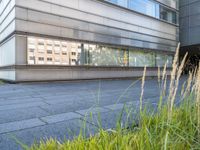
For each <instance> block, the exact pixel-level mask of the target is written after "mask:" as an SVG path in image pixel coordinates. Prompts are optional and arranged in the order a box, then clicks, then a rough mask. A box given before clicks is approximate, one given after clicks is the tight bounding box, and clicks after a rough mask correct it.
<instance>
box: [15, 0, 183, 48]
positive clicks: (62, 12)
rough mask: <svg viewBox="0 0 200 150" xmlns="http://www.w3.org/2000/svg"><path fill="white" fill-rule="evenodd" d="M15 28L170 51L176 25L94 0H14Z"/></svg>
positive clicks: (174, 43)
mask: <svg viewBox="0 0 200 150" xmlns="http://www.w3.org/2000/svg"><path fill="white" fill-rule="evenodd" d="M16 31H21V32H26V33H29V34H40V35H48V36H56V37H62V38H69V39H76V40H84V41H92V42H101V43H107V44H114V45H125V46H133V47H142V48H148V49H156V50H165V51H169V50H170V51H174V50H175V47H176V45H177V42H178V40H179V37H178V36H179V35H178V33H179V32H178V28H177V27H176V26H174V25H172V24H168V23H165V22H161V21H159V20H156V19H153V18H151V17H148V16H145V15H141V14H138V13H135V12H133V11H129V10H125V9H123V8H119V7H117V6H113V5H110V4H107V3H104V2H100V1H97V0H67V1H64V0H28V1H27V0H17V1H16Z"/></svg>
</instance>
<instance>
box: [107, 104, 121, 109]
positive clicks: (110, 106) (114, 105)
mask: <svg viewBox="0 0 200 150" xmlns="http://www.w3.org/2000/svg"><path fill="white" fill-rule="evenodd" d="M124 107H125V105H124V104H113V105H108V106H105V107H104V108H107V109H110V110H119V109H123V108H124Z"/></svg>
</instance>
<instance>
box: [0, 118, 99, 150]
mask: <svg viewBox="0 0 200 150" xmlns="http://www.w3.org/2000/svg"><path fill="white" fill-rule="evenodd" d="M84 126H85V128H84ZM81 131H84V132H83V134H84V135H85V136H86V137H88V136H90V135H94V134H95V133H97V132H98V128H96V127H95V126H93V125H91V124H88V123H85V122H83V121H82V120H79V119H75V120H69V121H65V122H59V123H55V124H48V125H45V126H38V127H34V128H29V129H24V130H20V131H15V132H11V133H9V134H1V135H0V149H1V150H21V149H22V148H21V145H20V144H19V143H17V141H16V140H15V139H17V140H18V141H20V142H22V143H24V144H26V145H28V146H30V145H32V144H33V142H39V141H40V140H44V141H46V140H47V139H49V138H54V139H55V138H56V139H58V140H59V141H60V142H62V141H64V140H65V139H73V138H76V137H77V136H78V135H79V134H80V132H81Z"/></svg>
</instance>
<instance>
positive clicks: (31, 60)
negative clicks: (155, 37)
mask: <svg viewBox="0 0 200 150" xmlns="http://www.w3.org/2000/svg"><path fill="white" fill-rule="evenodd" d="M41 41H42V42H41ZM41 45H42V46H43V47H42V48H41V47H40V46H41ZM27 58H28V64H47V65H68V66H77V65H89V66H130V67H144V66H147V67H156V66H160V67H162V66H164V64H165V63H166V62H168V67H170V66H171V64H172V59H173V57H172V56H170V55H166V54H159V53H155V52H144V51H143V50H140V51H139V50H132V49H131V50H128V49H123V48H116V47H111V46H103V45H97V44H86V43H80V42H72V41H58V40H49V39H42V40H41V39H39V38H37V37H28V56H27Z"/></svg>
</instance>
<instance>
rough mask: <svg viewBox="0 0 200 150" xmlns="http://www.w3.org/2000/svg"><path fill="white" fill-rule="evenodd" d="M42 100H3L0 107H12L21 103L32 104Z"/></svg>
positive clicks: (29, 98)
mask: <svg viewBox="0 0 200 150" xmlns="http://www.w3.org/2000/svg"><path fill="white" fill-rule="evenodd" d="M41 101H43V99H41V98H32V97H26V98H20V99H9V100H8V99H4V100H1V101H0V106H1V105H12V104H21V103H24V104H25V103H31V102H32V103H34V102H41Z"/></svg>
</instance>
